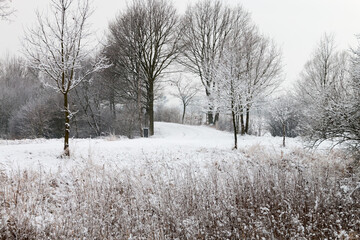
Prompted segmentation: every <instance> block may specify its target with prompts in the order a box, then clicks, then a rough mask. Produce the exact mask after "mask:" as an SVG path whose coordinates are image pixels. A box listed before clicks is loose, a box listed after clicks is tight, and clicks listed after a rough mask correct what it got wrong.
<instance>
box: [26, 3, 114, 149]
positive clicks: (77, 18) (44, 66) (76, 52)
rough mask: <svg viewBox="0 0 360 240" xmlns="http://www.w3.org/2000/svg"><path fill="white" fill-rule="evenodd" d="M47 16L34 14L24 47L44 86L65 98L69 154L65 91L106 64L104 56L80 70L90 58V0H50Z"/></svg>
mask: <svg viewBox="0 0 360 240" xmlns="http://www.w3.org/2000/svg"><path fill="white" fill-rule="evenodd" d="M50 6H51V13H50V14H49V16H42V15H41V14H40V13H38V14H37V20H38V21H37V24H38V26H37V27H36V28H33V29H30V30H29V31H28V32H27V33H26V37H25V42H24V48H25V53H26V55H27V57H28V59H29V61H30V65H31V66H32V67H33V68H36V69H38V70H39V72H40V77H41V80H42V81H43V82H44V84H45V85H46V86H49V87H51V88H53V89H55V90H56V91H57V92H60V93H61V94H62V95H63V98H64V112H65V134H64V156H70V150H69V134H70V119H71V118H72V116H73V113H72V112H71V111H70V109H69V106H70V105H69V99H68V93H69V92H70V91H71V90H72V89H74V88H75V87H76V86H77V85H79V84H80V83H81V82H82V81H83V80H86V79H87V77H88V76H89V75H90V74H91V73H93V72H96V71H99V70H101V69H103V68H105V67H107V66H106V65H105V64H104V61H103V60H100V61H96V62H94V63H93V64H92V66H93V67H92V68H91V69H89V70H88V71H86V72H81V71H80V70H81V69H82V66H81V63H82V62H83V61H85V60H86V59H88V58H89V54H90V52H89V51H88V49H87V46H86V43H85V40H86V39H87V37H88V36H89V33H88V26H87V25H86V23H87V20H88V18H89V16H90V14H91V10H90V5H89V0H79V1H73V0H52V1H51V5H50Z"/></svg>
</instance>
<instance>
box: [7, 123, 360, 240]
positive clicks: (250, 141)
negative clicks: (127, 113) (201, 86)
mask: <svg viewBox="0 0 360 240" xmlns="http://www.w3.org/2000/svg"><path fill="white" fill-rule="evenodd" d="M155 132H156V134H155V136H153V137H151V138H138V139H125V138H119V139H114V138H105V139H72V140H71V142H70V150H71V154H72V156H71V158H70V159H62V158H59V157H58V156H59V155H60V154H61V153H62V145H63V142H62V141H63V140H62V139H58V140H55V139H52V140H45V139H35V140H17V141H6V140H0V239H49V238H50V239H360V217H359V216H360V201H359V199H360V180H359V175H356V174H352V173H351V172H349V171H348V166H349V162H350V161H351V159H350V158H349V159H348V158H347V156H346V155H344V153H342V152H341V151H324V149H323V150H321V151H318V150H316V151H313V150H311V151H309V150H307V149H304V142H302V141H301V140H300V139H287V147H286V148H283V147H281V144H282V138H273V137H254V136H244V137H239V143H238V146H239V149H238V150H233V149H232V147H233V135H232V134H231V133H227V132H221V131H217V130H215V129H213V128H210V127H205V126H186V125H179V124H173V123H156V124H155ZM31 170H34V171H31ZM357 172H359V171H357Z"/></svg>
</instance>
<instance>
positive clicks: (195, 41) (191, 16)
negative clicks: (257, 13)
mask: <svg viewBox="0 0 360 240" xmlns="http://www.w3.org/2000/svg"><path fill="white" fill-rule="evenodd" d="M248 21H250V15H249V13H248V12H246V11H245V10H244V9H243V8H242V7H240V6H239V7H235V8H230V7H229V6H225V5H224V4H222V2H221V1H218V0H217V1H211V0H201V1H199V2H197V3H196V4H194V5H190V6H189V7H188V9H187V11H186V13H185V16H184V17H183V20H182V24H183V26H184V30H183V32H182V35H183V36H182V45H183V47H184V50H183V58H181V63H182V64H183V65H184V66H186V67H187V69H188V70H189V71H191V72H192V73H194V74H196V75H197V76H199V78H200V80H201V83H202V84H203V86H204V88H205V93H206V96H207V98H208V109H207V112H208V113H207V122H208V123H209V124H214V123H216V121H217V119H218V109H217V108H216V106H215V102H214V101H215V97H216V96H215V93H214V91H216V89H217V86H216V84H217V82H216V77H215V75H216V71H217V69H218V63H219V61H220V59H221V56H222V53H223V50H224V46H225V44H226V42H227V41H228V39H229V37H230V35H231V33H232V32H234V31H236V29H237V28H236V25H238V24H239V23H243V22H248Z"/></svg>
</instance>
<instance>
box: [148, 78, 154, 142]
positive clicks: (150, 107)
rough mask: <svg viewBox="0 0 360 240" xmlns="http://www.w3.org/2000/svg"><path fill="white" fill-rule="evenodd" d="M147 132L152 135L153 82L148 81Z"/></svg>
mask: <svg viewBox="0 0 360 240" xmlns="http://www.w3.org/2000/svg"><path fill="white" fill-rule="evenodd" d="M148 114H149V132H150V136H153V135H154V81H153V80H150V81H149V112H148Z"/></svg>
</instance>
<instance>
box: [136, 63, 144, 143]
mask: <svg viewBox="0 0 360 240" xmlns="http://www.w3.org/2000/svg"><path fill="white" fill-rule="evenodd" d="M137 72H138V69H137ZM136 80H137V110H138V121H139V133H140V136H141V137H144V134H143V129H142V108H141V87H140V78H139V75H137V79H136Z"/></svg>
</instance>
